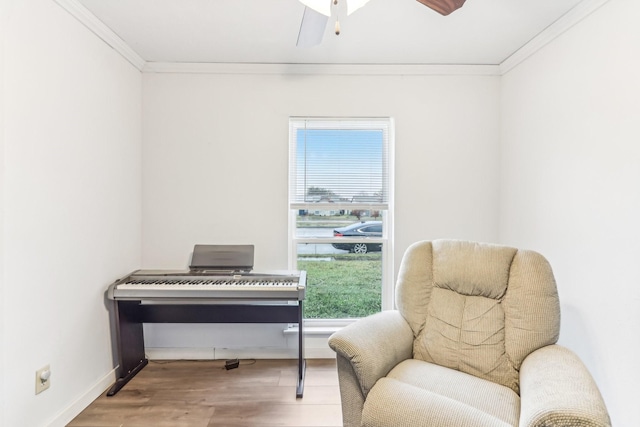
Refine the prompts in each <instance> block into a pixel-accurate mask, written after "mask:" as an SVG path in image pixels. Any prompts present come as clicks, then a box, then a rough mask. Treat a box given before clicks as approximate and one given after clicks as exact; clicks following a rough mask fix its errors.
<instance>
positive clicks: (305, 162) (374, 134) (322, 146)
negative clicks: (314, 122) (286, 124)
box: [296, 129, 384, 201]
mask: <svg viewBox="0 0 640 427" xmlns="http://www.w3.org/2000/svg"><path fill="white" fill-rule="evenodd" d="M383 137H384V135H383V131H382V130H368V129H367V130H364V129H353V130H351V129H298V130H297V133H296V139H297V147H296V164H297V182H298V184H302V185H301V186H299V187H298V189H297V193H298V197H300V198H304V199H306V201H314V200H312V199H313V197H311V195H310V194H309V189H310V188H316V189H323V190H328V193H329V194H330V195H331V197H332V198H333V199H337V200H333V201H339V200H342V201H351V200H354V198H359V197H362V198H370V199H371V198H379V197H380V194H381V192H382V188H383V184H382V177H383V173H384V171H383V164H384V163H383V162H384V152H383ZM314 197H315V198H318V197H319V196H318V195H317V194H315V195H314ZM310 198H311V200H310Z"/></svg>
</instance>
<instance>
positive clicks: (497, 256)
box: [397, 240, 560, 393]
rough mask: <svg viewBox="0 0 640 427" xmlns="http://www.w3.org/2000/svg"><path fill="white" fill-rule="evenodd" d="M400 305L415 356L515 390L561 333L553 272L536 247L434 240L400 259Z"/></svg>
mask: <svg viewBox="0 0 640 427" xmlns="http://www.w3.org/2000/svg"><path fill="white" fill-rule="evenodd" d="M397 304H398V309H399V310H400V312H401V313H402V315H403V316H404V318H405V319H406V320H407V322H408V323H409V325H410V326H411V328H412V330H413V333H414V337H415V339H414V346H413V352H414V358H416V359H420V360H424V361H427V362H431V363H436V364H438V365H441V366H446V367H448V368H452V369H457V370H459V371H462V372H466V373H468V374H471V375H475V376H477V377H480V378H484V379H487V380H491V381H493V382H496V383H498V384H502V385H504V386H507V387H509V388H511V389H512V390H514V391H515V392H516V393H519V384H518V371H519V369H520V364H521V363H522V361H523V360H524V358H525V357H526V356H527V355H528V354H529V353H531V352H532V351H534V350H536V349H538V348H540V347H543V346H545V345H549V344H554V343H555V342H556V341H557V340H558V335H559V332H560V306H559V301H558V294H557V290H556V284H555V279H554V277H553V272H552V270H551V267H550V266H549V263H548V262H547V261H546V259H545V258H544V257H543V256H542V255H540V254H538V253H536V252H533V251H525V250H518V249H515V248H511V247H507V246H499V245H491V244H486V243H475V242H466V241H457V240H436V241H433V242H428V241H424V242H418V243H415V244H413V245H412V246H411V247H410V248H409V249H407V252H406V253H405V256H404V258H403V260H402V265H401V267H400V274H399V276H398V286H397Z"/></svg>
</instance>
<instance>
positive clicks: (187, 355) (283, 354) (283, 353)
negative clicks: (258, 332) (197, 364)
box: [145, 347, 336, 360]
mask: <svg viewBox="0 0 640 427" xmlns="http://www.w3.org/2000/svg"><path fill="white" fill-rule="evenodd" d="M145 352H146V355H147V358H149V359H150V360H225V359H236V358H238V359H296V358H297V357H298V351H297V350H296V349H295V348H277V347H268V348H266V347H255V348H251V347H242V348H195V347H191V348H185V347H180V348H172V347H161V348H147V349H146V350H145ZM304 357H305V358H306V359H334V358H335V357H336V356H335V353H334V352H333V350H331V349H330V348H329V347H326V348H324V347H322V348H306V349H305V354H304Z"/></svg>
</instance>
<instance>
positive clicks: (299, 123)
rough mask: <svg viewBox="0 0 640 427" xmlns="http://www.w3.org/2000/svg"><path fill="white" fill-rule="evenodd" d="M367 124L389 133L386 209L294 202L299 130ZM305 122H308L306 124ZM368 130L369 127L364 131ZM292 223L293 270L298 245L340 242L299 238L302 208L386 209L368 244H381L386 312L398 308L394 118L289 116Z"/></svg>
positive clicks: (327, 324) (323, 322) (338, 322)
mask: <svg viewBox="0 0 640 427" xmlns="http://www.w3.org/2000/svg"><path fill="white" fill-rule="evenodd" d="M367 121H369V122H371V124H372V127H371V128H370V129H376V127H374V126H373V124H378V125H379V126H383V127H384V129H385V131H386V132H387V138H386V141H385V142H386V144H387V147H386V150H385V152H386V155H387V179H388V183H387V187H388V188H387V190H388V194H387V201H386V208H385V209H380V207H379V206H378V205H375V204H370V203H357V204H356V203H346V204H342V203H333V202H332V203H325V204H323V203H293V202H292V198H293V196H292V195H291V192H292V181H293V180H295V177H294V176H293V170H295V168H294V167H293V164H294V163H295V161H296V153H295V145H294V144H293V143H292V141H293V140H294V135H295V133H296V132H297V130H298V129H301V128H303V126H306V128H307V129H308V128H309V124H310V123H311V124H312V125H311V128H312V129H322V128H323V127H326V128H327V129H330V128H336V124H344V125H345V127H344V129H349V123H350V122H357V123H366V122H367ZM303 123H306V124H304V125H303ZM362 129H367V128H362ZM289 150H290V151H289V206H288V212H289V220H288V240H289V250H288V255H289V256H288V257H289V268H290V269H292V270H297V259H298V255H297V248H298V245H299V244H304V243H320V244H322V243H329V244H330V243H334V242H336V241H337V240H338V239H337V238H318V237H311V238H309V237H307V238H305V237H298V236H296V219H297V212H298V210H299V209H304V210H307V211H316V210H327V211H329V210H341V209H345V210H354V209H364V210H371V209H373V210H384V214H383V215H382V219H381V220H382V230H383V235H382V237H381V238H376V239H374V238H367V242H368V243H382V283H381V286H382V292H381V294H382V295H381V298H382V301H381V308H382V311H384V310H391V309H393V308H395V300H394V297H395V283H394V251H393V247H394V245H393V228H394V227H393V226H394V221H393V213H394V163H395V162H394V150H395V129H394V121H393V119H392V118H391V117H375V118H367V117H362V118H352V117H349V118H344V117H343V118H328V117H290V119H289ZM339 241H340V242H341V243H350V242H358V241H361V240H360V239H358V238H355V239H349V238H344V237H342V238H340V240H339ZM356 320H358V319H357V318H349V319H305V320H304V322H305V325H309V326H312V327H318V328H339V327H342V326H345V325H347V324H349V323H353V322H355V321H356Z"/></svg>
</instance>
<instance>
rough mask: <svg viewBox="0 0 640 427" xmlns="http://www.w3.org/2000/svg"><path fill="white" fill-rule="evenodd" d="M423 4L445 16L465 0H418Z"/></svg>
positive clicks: (458, 7)
mask: <svg viewBox="0 0 640 427" xmlns="http://www.w3.org/2000/svg"><path fill="white" fill-rule="evenodd" d="M418 1H419V2H420V3H422V4H423V5H425V6H427V7H429V8H431V9H433V10H435V11H436V12H438V13H439V14H441V15H444V16H447V15H448V14H450V13H451V12H454V11H456V10H458V9H460V8H461V7H462V5H463V4H464V2H465V1H466V0H418Z"/></svg>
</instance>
